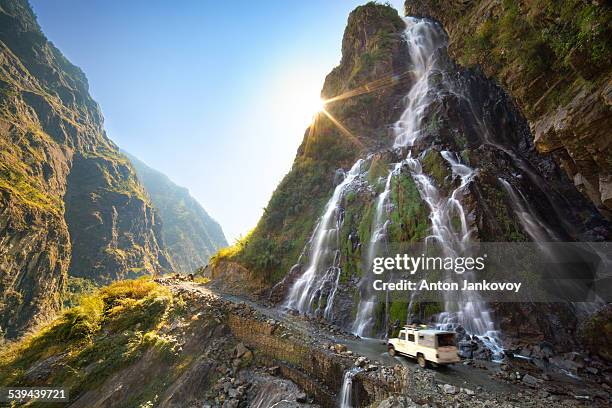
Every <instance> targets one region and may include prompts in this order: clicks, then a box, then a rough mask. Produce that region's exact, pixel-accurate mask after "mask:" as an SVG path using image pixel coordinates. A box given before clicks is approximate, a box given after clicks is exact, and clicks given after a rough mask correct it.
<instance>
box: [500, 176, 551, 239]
mask: <svg viewBox="0 0 612 408" xmlns="http://www.w3.org/2000/svg"><path fill="white" fill-rule="evenodd" d="M498 181H499V182H500V183H501V185H502V186H503V188H504V189H505V190H506V192H507V193H508V195H509V196H510V199H511V200H512V207H513V209H514V213H515V214H516V215H517V216H518V219H519V221H520V223H521V225H522V227H523V229H524V230H525V232H526V233H527V235H529V237H530V238H531V239H532V240H533V241H534V242H550V241H557V240H558V238H557V237H556V234H555V233H554V232H553V231H552V230H551V229H550V228H548V227H547V226H546V225H545V224H544V223H543V222H542V221H540V219H539V218H538V217H537V216H536V215H535V214H534V212H533V210H532V209H531V208H530V207H529V206H528V203H527V201H526V200H525V198H524V197H522V196H521V197H519V195H518V194H517V193H516V191H515V190H514V188H513V187H512V185H511V184H510V183H508V182H507V181H506V180H504V179H503V178H499V179H498ZM519 193H520V191H519Z"/></svg>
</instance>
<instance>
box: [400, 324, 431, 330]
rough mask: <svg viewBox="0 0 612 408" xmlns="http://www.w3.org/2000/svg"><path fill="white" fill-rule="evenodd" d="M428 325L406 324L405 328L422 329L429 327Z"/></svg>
mask: <svg viewBox="0 0 612 408" xmlns="http://www.w3.org/2000/svg"><path fill="white" fill-rule="evenodd" d="M427 328H428V327H427V325H426V324H405V325H404V329H413V330H421V329H427Z"/></svg>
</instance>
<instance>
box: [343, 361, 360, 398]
mask: <svg viewBox="0 0 612 408" xmlns="http://www.w3.org/2000/svg"><path fill="white" fill-rule="evenodd" d="M360 371H361V369H359V368H353V369H351V370H347V371H345V372H344V380H343V381H342V389H341V390H340V408H355V406H356V403H355V401H353V378H355V375H356V374H357V373H358V372H360Z"/></svg>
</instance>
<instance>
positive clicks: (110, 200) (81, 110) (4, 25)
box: [0, 0, 171, 337]
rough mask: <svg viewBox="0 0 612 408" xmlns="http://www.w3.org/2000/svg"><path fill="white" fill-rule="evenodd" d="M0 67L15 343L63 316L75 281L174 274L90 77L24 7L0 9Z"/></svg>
mask: <svg viewBox="0 0 612 408" xmlns="http://www.w3.org/2000/svg"><path fill="white" fill-rule="evenodd" d="M0 61H1V63H0V146H1V149H0V242H1V245H0V327H1V329H2V331H3V332H6V335H7V336H8V337H13V336H16V335H18V334H19V333H22V332H23V331H24V330H25V329H27V328H29V327H31V326H32V325H35V324H36V323H37V321H38V320H39V319H45V318H47V317H48V316H50V315H52V314H53V313H54V312H55V311H56V310H58V309H59V307H60V305H61V302H62V297H63V295H64V290H65V287H66V282H67V276H68V274H70V275H74V276H79V277H84V278H88V279H91V280H94V281H98V282H108V281H110V280H114V279H116V278H120V277H128V276H136V275H141V274H150V273H159V272H162V271H164V270H168V269H171V265H170V263H169V262H168V260H167V258H166V255H165V252H164V250H163V243H162V242H161V235H160V231H159V227H160V226H159V224H158V222H157V220H156V215H155V212H154V210H153V207H152V205H151V203H150V201H149V199H148V198H147V196H146V194H145V193H144V190H143V188H142V186H141V185H140V183H139V181H138V179H137V178H136V173H135V172H134V169H133V168H132V166H131V164H130V163H129V161H128V160H127V158H126V157H125V156H123V155H122V154H121V153H120V152H119V151H118V148H117V147H116V146H115V144H114V143H113V142H112V141H111V140H109V139H108V138H107V136H106V134H105V132H104V128H103V117H102V113H101V111H100V108H99V106H98V105H97V103H96V102H95V101H94V100H93V99H92V98H91V96H90V95H89V93H88V84H87V79H86V78H85V75H84V74H83V72H82V71H81V70H80V69H79V68H77V67H75V66H74V65H72V64H71V63H70V62H69V61H67V60H66V58H64V56H63V55H62V54H61V52H60V51H59V50H58V49H57V48H56V47H55V46H54V45H53V44H52V43H51V42H49V41H48V40H47V38H46V37H45V36H44V34H43V33H42V31H41V29H40V27H39V26H38V23H37V22H36V18H35V16H34V13H33V12H32V9H31V8H30V6H29V4H28V3H27V1H24V0H14V1H9V0H2V1H0Z"/></svg>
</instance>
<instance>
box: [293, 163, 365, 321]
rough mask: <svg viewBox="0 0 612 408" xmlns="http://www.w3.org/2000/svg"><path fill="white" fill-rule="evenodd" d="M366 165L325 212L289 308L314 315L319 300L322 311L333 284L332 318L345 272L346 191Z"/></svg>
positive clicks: (351, 173)
mask: <svg viewBox="0 0 612 408" xmlns="http://www.w3.org/2000/svg"><path fill="white" fill-rule="evenodd" d="M362 164H363V160H361V159H360V160H358V161H357V162H356V163H355V164H354V165H353V167H352V168H351V170H350V171H349V172H348V173H347V174H346V176H345V178H344V180H343V181H342V182H341V183H340V184H338V186H336V188H335V189H334V193H333V194H332V197H331V198H330V199H329V201H328V202H327V204H326V206H325V212H324V213H323V216H322V217H321V219H320V220H319V223H318V225H317V227H316V229H315V232H314V234H313V240H312V242H311V246H310V252H309V263H308V267H307V268H306V270H305V272H304V273H303V274H302V275H301V276H300V277H299V278H298V279H297V280H296V282H295V283H294V284H293V286H292V287H291V289H290V291H289V294H288V296H287V300H286V302H285V306H286V307H288V308H290V309H295V310H298V311H299V312H301V313H311V312H312V308H313V304H314V302H315V301H316V300H317V297H318V301H317V310H319V309H320V307H321V292H322V291H323V289H324V288H325V285H328V284H331V286H332V288H331V290H330V296H329V297H328V299H327V305H326V307H325V312H324V313H325V314H326V316H325V317H326V318H328V317H329V315H328V314H329V313H331V304H332V303H333V297H334V296H335V291H336V289H337V283H338V279H339V275H340V271H341V270H340V268H339V254H338V246H339V231H340V227H341V224H342V208H341V207H340V201H341V199H342V197H343V196H344V193H345V191H346V190H347V189H348V187H349V186H350V185H351V183H353V182H354V181H355V179H356V178H357V177H358V176H359V174H360V173H361V167H362Z"/></svg>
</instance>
